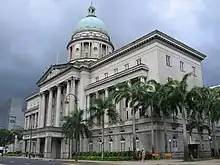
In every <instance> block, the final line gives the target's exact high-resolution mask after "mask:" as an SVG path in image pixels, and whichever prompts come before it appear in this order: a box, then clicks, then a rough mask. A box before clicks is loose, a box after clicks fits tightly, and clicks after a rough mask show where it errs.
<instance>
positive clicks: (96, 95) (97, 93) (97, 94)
mask: <svg viewBox="0 0 220 165" xmlns="http://www.w3.org/2000/svg"><path fill="white" fill-rule="evenodd" d="M98 97H99V92H98V91H97V92H96V93H95V98H96V99H97V98H98Z"/></svg>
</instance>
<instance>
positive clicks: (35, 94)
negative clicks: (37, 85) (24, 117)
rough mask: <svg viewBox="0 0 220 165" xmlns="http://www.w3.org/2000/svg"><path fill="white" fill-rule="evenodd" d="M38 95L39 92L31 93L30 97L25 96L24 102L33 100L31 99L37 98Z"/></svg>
mask: <svg viewBox="0 0 220 165" xmlns="http://www.w3.org/2000/svg"><path fill="white" fill-rule="evenodd" d="M38 95H39V92H35V93H32V94H31V95H29V96H27V97H26V98H25V100H26V101H28V100H30V99H33V98H35V97H37V96H38Z"/></svg>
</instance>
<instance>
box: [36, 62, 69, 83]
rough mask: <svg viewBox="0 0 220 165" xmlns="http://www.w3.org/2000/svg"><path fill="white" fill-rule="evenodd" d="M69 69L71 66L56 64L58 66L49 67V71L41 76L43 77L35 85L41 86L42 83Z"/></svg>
mask: <svg viewBox="0 0 220 165" xmlns="http://www.w3.org/2000/svg"><path fill="white" fill-rule="evenodd" d="M69 67H71V64H69V63H67V64H58V65H51V66H50V68H49V69H47V71H46V72H45V73H44V74H43V76H42V77H41V78H40V79H39V81H38V82H37V85H40V84H42V83H43V82H45V81H47V80H50V79H52V78H53V77H55V76H57V75H58V74H60V73H61V72H63V71H64V70H66V69H68V68H69Z"/></svg>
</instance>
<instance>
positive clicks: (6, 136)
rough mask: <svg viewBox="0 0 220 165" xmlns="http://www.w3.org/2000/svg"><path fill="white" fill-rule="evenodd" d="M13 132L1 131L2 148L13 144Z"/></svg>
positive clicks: (0, 142)
mask: <svg viewBox="0 0 220 165" xmlns="http://www.w3.org/2000/svg"><path fill="white" fill-rule="evenodd" d="M10 137H11V132H10V131H9V130H6V129H0V146H6V145H7V144H10V143H12V139H11V138H10Z"/></svg>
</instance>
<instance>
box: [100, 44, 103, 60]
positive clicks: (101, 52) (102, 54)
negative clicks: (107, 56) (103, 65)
mask: <svg viewBox="0 0 220 165" xmlns="http://www.w3.org/2000/svg"><path fill="white" fill-rule="evenodd" d="M100 47H101V48H100V54H101V58H102V57H103V54H102V44H100Z"/></svg>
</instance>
